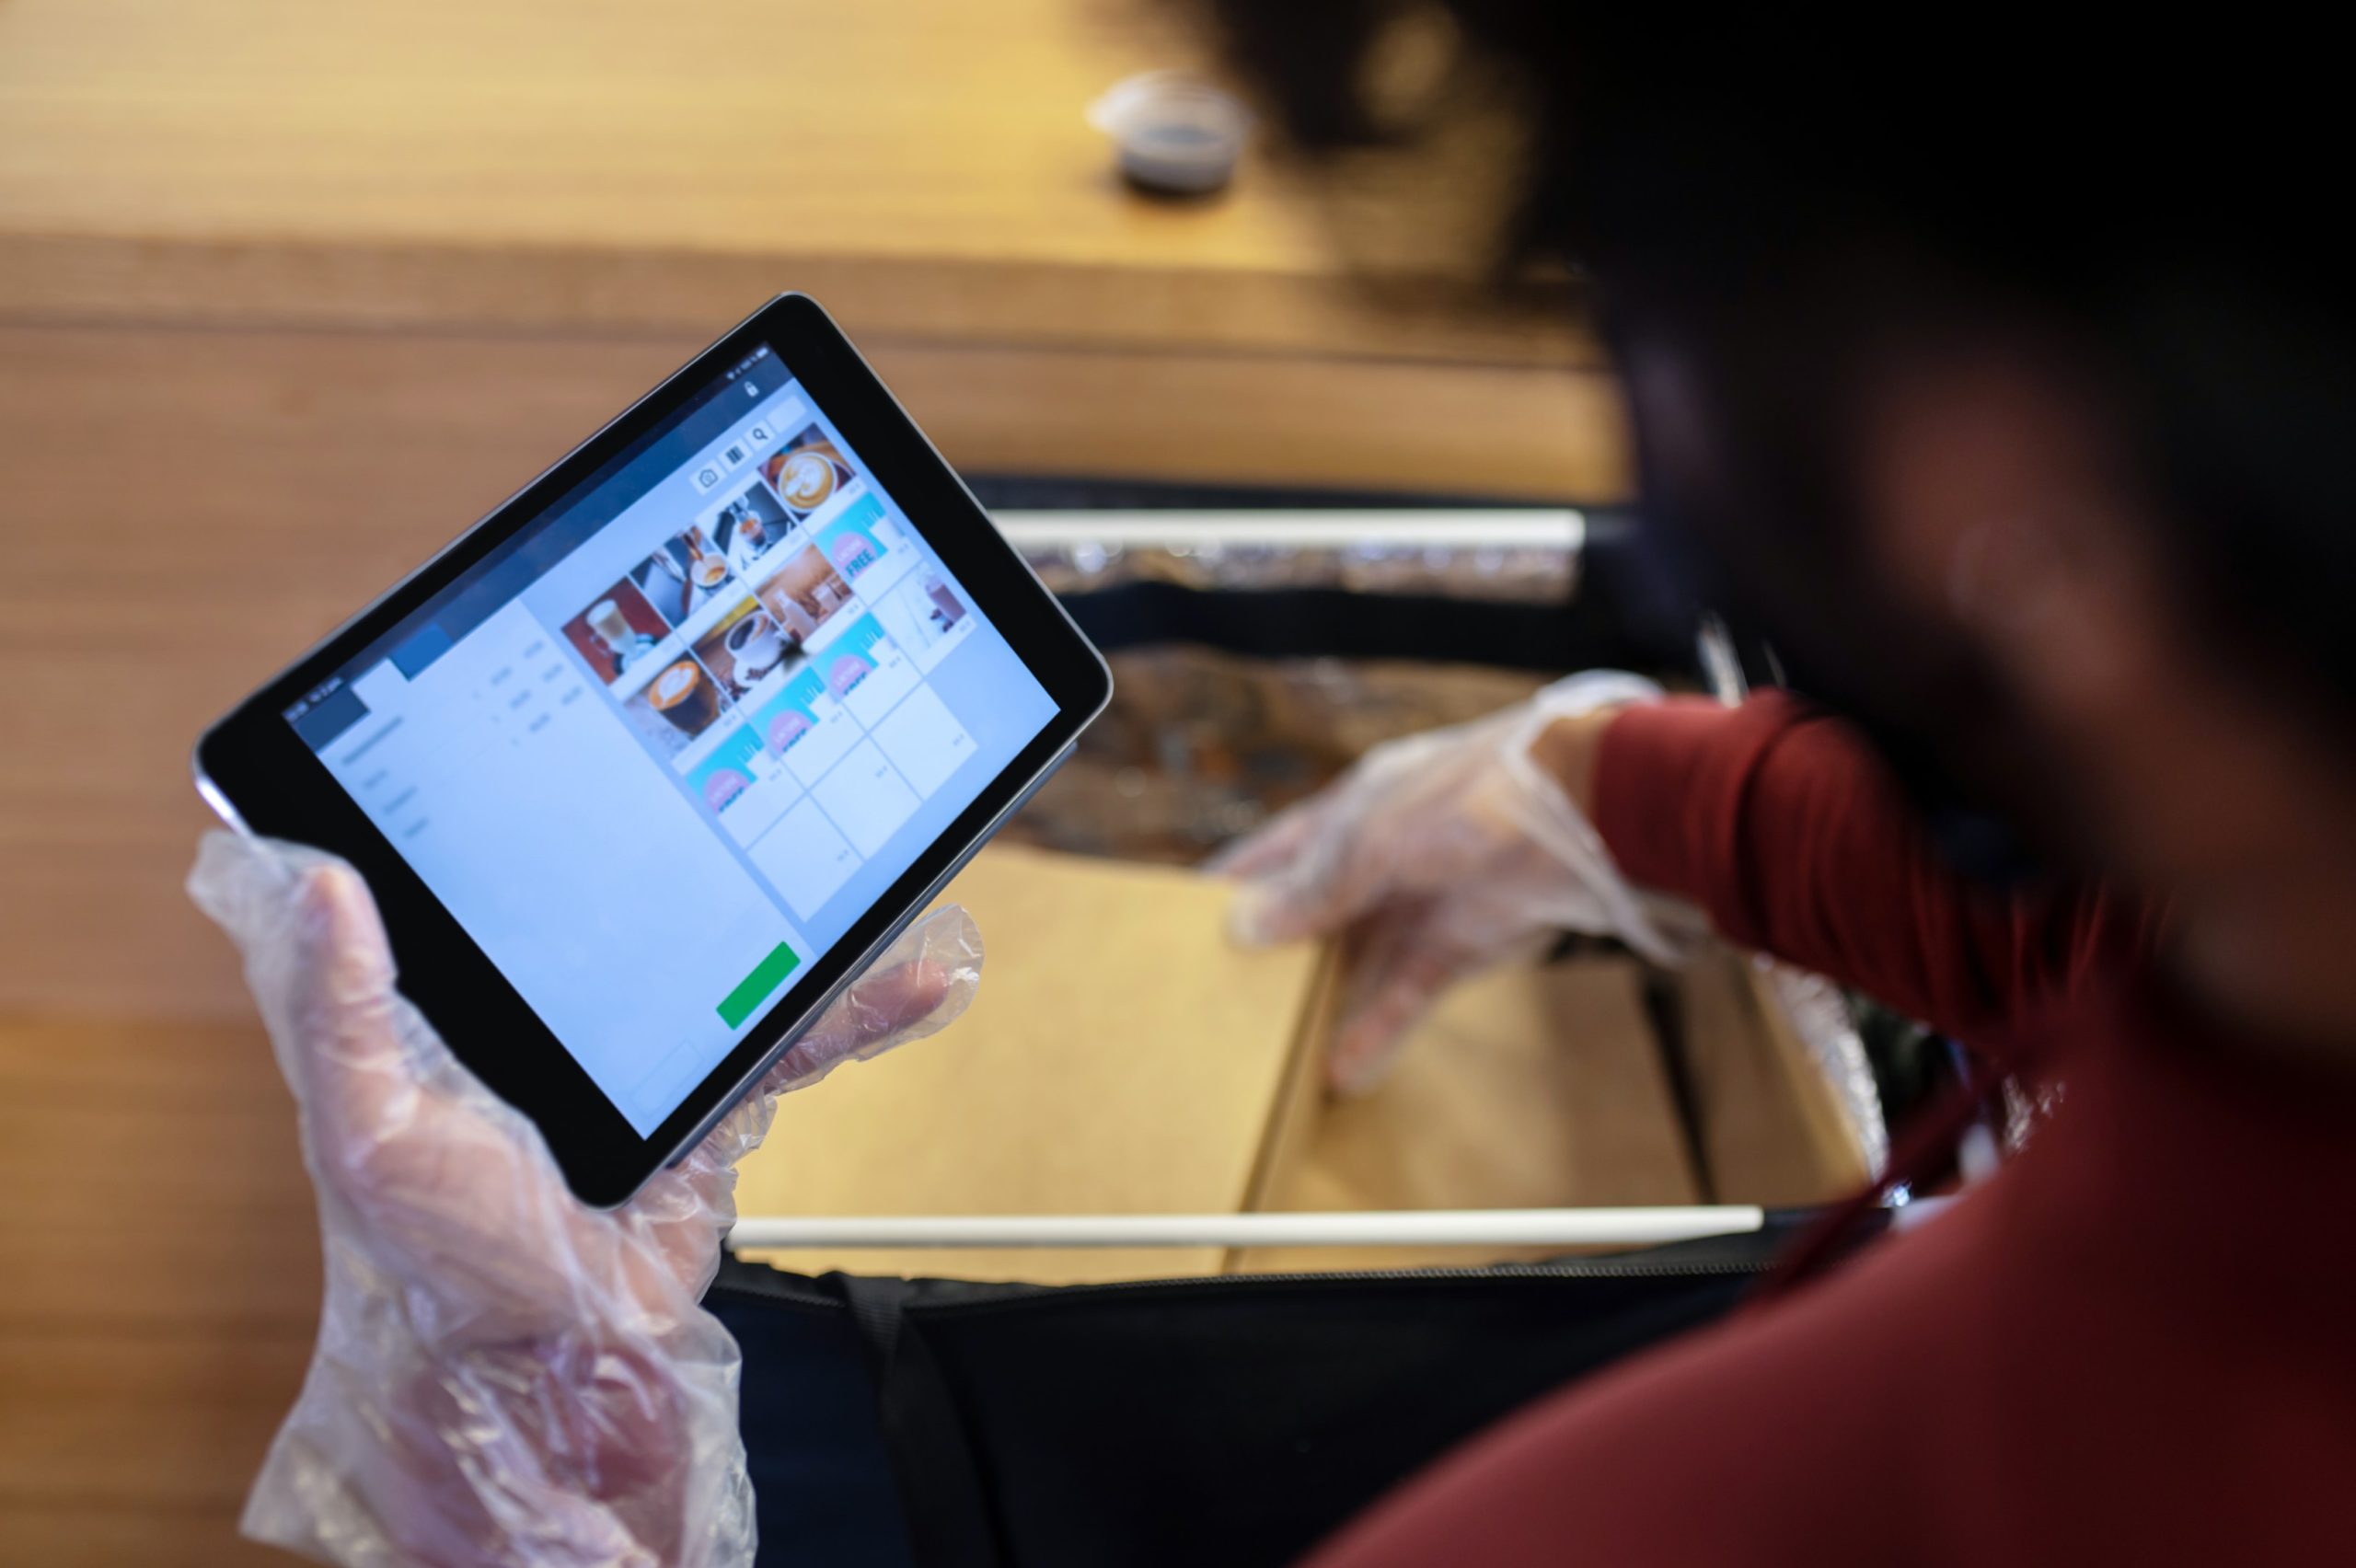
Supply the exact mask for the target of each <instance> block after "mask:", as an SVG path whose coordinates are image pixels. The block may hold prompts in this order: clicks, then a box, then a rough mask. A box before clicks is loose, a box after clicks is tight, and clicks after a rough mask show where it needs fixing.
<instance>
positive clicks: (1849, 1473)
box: [1316, 696, 2356, 1568]
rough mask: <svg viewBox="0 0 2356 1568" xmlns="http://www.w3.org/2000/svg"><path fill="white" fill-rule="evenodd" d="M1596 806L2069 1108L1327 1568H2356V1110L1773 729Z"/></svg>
mask: <svg viewBox="0 0 2356 1568" xmlns="http://www.w3.org/2000/svg"><path fill="white" fill-rule="evenodd" d="M1596 788H1597V803H1596V823H1597V826H1598V829H1599V831H1600V833H1601V835H1602V836H1603V838H1604V841H1605V843H1606V844H1607V845H1608V846H1609V847H1610V848H1611V852H1612V854H1613V856H1614V857H1615V859H1617V860H1618V862H1619V865H1620V867H1621V869H1622V870H1623V871H1624V872H1625V873H1626V874H1627V875H1628V876H1629V877H1630V878H1631V879H1632V880H1634V881H1635V882H1639V883H1642V884H1646V885H1649V886H1654V887H1658V888H1663V889H1667V890H1669V891H1673V892H1677V893H1680V894H1684V895H1686V896H1688V897H1690V898H1692V899H1695V900H1697V901H1698V902H1700V903H1701V904H1703V905H1704V906H1705V907H1706V908H1707V909H1708V910H1709V912H1710V914H1711V916H1712V917H1713V919H1714V920H1715V923H1716V925H1717V927H1718V928H1719V929H1720V930H1721V931H1723V932H1724V933H1726V934H1727V936H1729V937H1731V938H1733V939H1734V940H1738V941H1740V942H1744V943H1747V944H1750V945H1752V946H1755V947H1758V948H1761V949H1762V950H1765V951H1770V952H1773V953H1776V954H1778V955H1780V956H1783V957H1785V958H1789V959H1791V960H1794V961H1795V962H1796V963H1802V964H1805V965H1807V966H1808V967H1810V968H1814V969H1818V970H1820V971H1822V972H1824V973H1826V974H1831V975H1833V976H1835V977H1837V978H1839V979H1842V980H1844V981H1847V982H1850V983H1852V984H1854V985H1856V986H1860V987H1862V988H1864V989H1865V990H1867V991H1869V992H1872V993H1874V994H1876V995H1877V996H1879V997H1883V998H1885V999H1886V1000H1888V1002H1890V1003H1891V1004H1892V1005H1894V1006H1896V1007H1899V1008H1901V1009H1906V1010H1908V1011H1910V1012H1912V1013H1914V1014H1915V1015H1917V1016H1920V1017H1922V1018H1923V1019H1925V1020H1929V1021H1930V1022H1932V1023H1934V1025H1936V1026H1938V1027H1940V1028H1941V1029H1943V1030H1945V1031H1947V1032H1951V1033H1953V1034H1955V1035H1957V1036H1958V1037H1959V1038H1961V1039H1963V1040H1964V1041H1966V1042H1967V1043H1970V1044H1972V1045H1974V1046H1976V1047H1979V1048H1981V1049H1982V1050H1985V1051H1987V1052H1990V1053H1992V1054H1993V1055H1998V1056H2000V1057H2003V1056H2008V1055H2009V1056H2011V1057H2012V1058H2013V1059H2014V1060H2027V1061H2033V1062H2035V1063H2036V1064H2038V1070H2039V1072H2040V1074H2041V1076H2042V1077H2043V1078H2044V1079H2045V1081H2046V1082H2047V1083H2049V1084H2050V1085H2051V1086H2053V1087H2054V1088H2055V1090H2056V1093H2057V1096H2058V1104H2057V1107H2056V1109H2055V1110H2054V1112H2053V1114H2052V1116H2051V1118H2050V1120H2049V1121H2048V1122H2047V1123H2046V1124H2044V1125H2042V1126H2041V1127H2040V1128H2039V1130H2038V1134H2037V1136H2035V1138H2033V1139H2032V1140H2031V1143H2030V1147H2028V1149H2027V1151H2026V1152H2025V1153H2024V1154H2023V1155H2022V1156H2021V1157H2020V1158H2018V1159H2015V1160H2014V1161H2012V1162H2010V1163H2009V1164H2008V1165H2007V1166H2006V1167H2005V1168H2004V1170H2002V1171H2000V1172H1999V1173H1998V1174H1997V1175H1996V1176H1995V1177H1993V1178H1992V1180H1990V1181H1988V1182H1984V1183H1982V1184H1981V1186H1979V1187H1977V1188H1975V1189H1973V1190H1972V1191H1971V1192H1970V1193H1968V1194H1967V1195H1966V1196H1964V1197H1963V1198H1961V1199H1959V1200H1958V1202H1957V1203H1956V1204H1954V1205H1952V1206H1951V1207H1950V1208H1949V1209H1948V1211H1947V1212H1946V1213H1944V1214H1941V1215H1939V1216H1936V1217H1934V1218H1932V1219H1931V1220H1929V1221H1928V1222H1926V1223H1924V1224H1923V1225H1922V1226H1920V1227H1919V1228H1914V1229H1911V1230H1908V1231H1905V1232H1903V1233H1900V1234H1899V1235H1896V1236H1893V1237H1890V1238H1888V1239H1885V1240H1883V1241H1881V1242H1879V1243H1877V1245H1876V1246H1875V1247H1873V1248H1872V1249H1871V1250H1870V1251H1868V1252H1867V1253H1866V1254H1865V1255H1864V1256H1863V1257H1861V1258H1860V1259H1858V1260H1857V1261H1855V1262H1852V1263H1849V1264H1847V1265H1845V1266H1843V1267H1842V1268H1841V1269H1839V1270H1838V1271H1836V1272H1834V1273H1833V1274H1830V1275H1829V1276H1827V1277H1825V1278H1823V1279H1820V1280H1819V1281H1817V1282H1815V1283H1813V1284H1810V1285H1807V1286H1803V1287H1801V1288H1800V1289H1798V1290H1796V1291H1795V1292H1793V1293H1791V1294H1790V1295H1788V1296H1787V1297H1783V1298H1781V1299H1779V1300H1777V1301H1775V1302H1773V1303H1771V1304H1769V1305H1765V1306H1762V1307H1761V1308H1758V1309H1753V1310H1750V1311H1748V1312H1744V1313H1739V1314H1737V1315H1736V1316H1735V1317H1734V1318H1733V1319H1731V1320H1728V1321H1727V1322H1725V1323H1723V1324H1721V1325H1719V1326H1717V1327H1715V1328H1714V1329H1712V1330H1709V1331H1707V1332H1702V1333H1698V1334H1695V1335H1692V1336H1690V1337H1688V1338H1686V1339H1684V1340H1682V1341H1680V1342H1678V1343H1674V1344H1671V1345H1669V1346H1667V1347H1664V1348H1663V1349H1661V1350H1658V1351H1656V1352H1654V1353H1652V1354H1649V1355H1644V1356H1641V1357H1638V1358H1635V1359H1634V1360H1632V1361H1630V1362H1628V1363H1626V1364H1625V1365H1623V1366H1619V1367H1617V1368H1614V1369H1613V1370H1612V1371H1611V1372H1609V1373H1607V1374H1604V1375H1601V1376H1599V1377H1596V1378H1590V1379H1588V1380H1587V1381H1585V1382H1582V1383H1580V1384H1578V1385H1576V1386H1575V1387H1574V1388H1572V1389H1567V1390H1565V1391H1564V1392H1562V1393H1559V1394H1556V1395H1553V1396H1552V1397H1550V1398H1548V1399H1547V1400H1545V1401H1541V1402H1540V1403H1539V1404H1538V1405H1536V1406H1535V1407H1533V1408H1531V1409H1530V1410H1529V1411H1527V1412H1524V1413H1522V1414H1521V1415H1519V1416H1518V1417H1516V1418H1514V1419H1513V1420H1511V1421H1509V1422H1507V1424H1504V1425H1503V1426H1502V1427H1500V1428H1498V1429H1497V1430H1496V1431H1495V1432H1492V1433H1490V1434H1488V1435H1485V1436H1484V1437H1482V1438H1480V1439H1477V1440H1475V1441H1474V1442H1473V1443H1472V1444H1470V1445H1468V1446H1467V1447H1465V1448H1464V1449H1463V1450H1461V1451H1460V1452H1459V1453H1457V1454H1455V1455H1453V1456H1451V1457H1449V1458H1447V1459H1445V1460H1443V1461H1442V1462H1441V1463H1440V1464H1439V1465H1438V1466H1437V1467H1436V1468H1435V1469H1434V1470H1431V1471H1429V1472H1428V1473H1426V1475H1424V1476H1422V1477H1421V1478H1419V1479H1417V1480H1415V1481H1414V1482H1410V1483H1409V1484H1408V1485H1406V1486H1405V1487H1403V1488H1402V1489H1401V1490H1400V1491H1399V1492H1398V1493H1395V1494H1394V1495H1393V1496H1392V1498H1391V1499H1389V1500H1388V1501H1387V1502H1385V1503H1384V1504H1382V1505H1380V1506H1378V1507H1377V1508H1376V1509H1375V1510H1373V1511H1372V1512H1371V1513H1370V1514H1369V1515H1368V1516H1366V1517H1365V1518H1364V1519H1362V1520H1360V1521H1359V1522H1357V1524H1355V1525H1354V1526H1352V1527H1351V1528H1349V1529H1348V1530H1347V1531H1345V1533H1344V1534H1343V1536H1342V1537H1341V1538H1339V1539H1337V1540H1335V1541H1334V1543H1332V1544H1331V1545H1330V1546H1328V1547H1327V1548H1326V1549H1325V1551H1323V1552H1322V1553H1321V1554H1320V1555H1319V1556H1318V1557H1317V1559H1316V1564H1317V1568H1401V1565H1405V1564H1419V1565H1420V1564H1441V1563H1445V1564H1458V1563H1462V1564H1482V1565H1492V1564H1494V1565H1497V1568H1513V1565H1516V1564H1525V1563H1527V1564H1539V1563H1544V1564H1570V1563H1576V1564H1586V1563H1597V1564H1610V1565H1612V1568H1621V1565H1626V1564H1684V1563H1709V1564H1770V1563H1774V1564H1782V1563H1791V1564H1802V1563H1805V1564H1808V1565H1810V1568H1823V1565H1826V1564H1848V1563H1858V1564H1862V1563H1874V1564H1884V1563H1906V1564H1947V1563H1954V1564H1967V1563H1968V1564H1975V1565H1980V1564H1990V1563H2004V1564H2019V1563H2057V1564H2059V1563H2068V1564H2073V1565H2083V1564H2088V1563H2110V1562H2122V1563H2129V1562H2131V1563H2136V1564H2149V1563H2178V1562H2182V1563H2203V1564H2229V1563H2230V1564H2238V1563H2246V1562H2300V1563H2323V1562H2356V1246H2351V1240H2356V1238H2351V1236H2350V1231H2351V1228H2356V1221H2352V1220H2351V1216H2352V1215H2356V1206H2351V1205H2356V1090H2352V1089H2351V1088H2350V1086H2349V1085H2348V1084H2346V1083H2342V1082H2335V1081H2329V1080H2311V1079H2305V1078H2296V1077H2294V1076H2293V1075H2292V1074H2290V1073H2288V1072H2285V1071H2281V1070H2279V1069H2275V1068H2272V1067H2270V1066H2267V1065H2265V1061H2264V1058H2263V1057H2261V1056H2258V1055H2254V1054H2247V1053H2236V1052H2235V1051H2234V1050H2232V1049H2231V1048H2230V1047H2229V1046H2227V1045H2225V1044H2223V1043H2220V1042H2218V1041H2217V1040H2215V1039H2213V1038H2210V1037H2205V1036H2204V1034H2203V1032H2201V1031H2200V1028H2199V1027H2198V1026H2197V1025H2195V1024H2193V1023H2192V1022H2191V1021H2190V1020H2189V1018H2188V1017H2187V1016H2186V1014H2185V1013H2184V1011H2183V1009H2173V1008H2169V1007H2167V1006H2165V1005H2163V1004H2161V1003H2160V1002H2158V1001H2157V1000H2156V997H2157V995H2158V993H2157V992H2156V991H2155V990H2154V988H2153V987H2152V986H2150V985H2149V984H2148V982H2147V978H2146V975H2145V973H2144V971H2145V962H2144V961H2145V960H2146V958H2147V957H2148V956H2149V952H2150V949H2151V944H2152V941H2153V940H2154V928H2155V925H2156V922H2155V921H2154V919H2153V918H2152V917H2151V916H2150V915H2149V914H2148V912H2147V911H2146V910H2144V909H2143V908H2142V907H2140V906H2137V905H2133V904H2131V903H2130V902H2127V901H2123V900H2118V899H2114V898H2108V897H2105V896H2102V895H2099V894H2092V895H2085V896H2078V897H2060V896H2046V897H2043V898H2038V899H2027V898H2017V899H2010V900H2006V899H2001V898H1996V897H1993V896H1991V895H1988V894H1984V893H1981V892H1980V891H1978V890H1976V889H1974V888H1972V887H1971V886H1969V884H1967V883H1964V882H1960V881H1958V879H1956V878H1955V877H1953V876H1952V875H1951V874H1949V873H1947V872H1946V870H1944V869H1942V868H1941V866H1940V865H1939V864H1938V863H1937V861H1936V860H1935V859H1934V858H1933V856H1932V854H1931V852H1930V849H1929V847H1928V846H1927V844H1926V843H1925V842H1924V841H1923V836H1922V835H1921V833H1920V832H1919V831H1918V830H1917V827H1916V825H1915V824H1914V820H1913V818H1912V817H1911V814H1910V813H1909V812H1908V810H1907V809H1906V806H1905V804H1904V802H1903V800H1902V799H1901V797H1900V795H1899V793H1898V792H1897V790H1895V789H1894V788H1893V786H1892V785H1891V783H1890V781H1889V780H1888V778H1887V776H1886V775H1885V774H1884V773H1883V772H1882V771H1881V770H1880V768H1879V767H1878V765H1877V762H1876V761H1875V760H1874V759H1873V757H1872V756H1871V755H1870V754H1869V753H1867V752H1866V751H1865V749H1864V748H1863V747H1862V746H1861V745H1860V744H1858V743H1857V742H1856V741H1855V740H1854V738H1853V737H1852V736H1851V734H1850V733H1849V732H1846V731H1845V730H1843V729H1842V727H1841V726H1840V725H1839V724H1837V723H1835V722H1833V721H1829V720H1825V719H1822V718H1816V717H1811V716H1809V715H1807V713H1805V712H1804V711H1803V710H1801V709H1798V708H1797V707H1796V706H1795V705H1793V704H1791V703H1790V702H1788V701H1786V700H1784V699H1783V698H1778V697H1772V696H1771V697H1765V698H1755V699H1753V700H1752V701H1751V702H1750V703H1748V704H1746V705H1745V706H1744V707H1742V708H1740V709H1719V708H1716V707H1714V706H1709V705H1704V704H1699V703H1683V702H1676V703H1669V704H1667V705H1664V706H1662V707H1660V708H1657V709H1636V710H1632V711H1631V712H1629V713H1628V714H1626V715H1624V716H1623V717H1622V718H1621V719H1619V720H1617V721H1614V723H1613V724H1612V725H1611V728H1610V729H1609V730H1608V731H1607V732H1606V733H1605V736H1604V740H1603V745H1602V751H1601V755H1600V759H1599V764H1598V774H1597V780H1596ZM2351 962H2356V955H2351Z"/></svg>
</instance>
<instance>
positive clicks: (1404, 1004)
mask: <svg viewBox="0 0 2356 1568" xmlns="http://www.w3.org/2000/svg"><path fill="white" fill-rule="evenodd" d="M1444 921H1445V906H1444V905H1443V904H1442V903H1441V902H1440V901H1438V900H1432V901H1428V902H1424V903H1418V904H1415V905H1408V906H1406V907H1404V908H1401V909H1396V910H1386V911H1384V912H1383V913H1381V914H1380V915H1377V916H1375V917H1372V918H1371V919H1370V920H1369V921H1368V922H1366V923H1365V925H1364V926H1363V927H1362V928H1360V929H1359V930H1358V931H1357V933H1355V935H1354V937H1353V939H1352V940H1351V943H1350V946H1349V948H1348V949H1347V950H1346V951H1347V960H1348V963H1349V979H1348V981H1347V983H1346V984H1345V986H1344V990H1343V997H1342V1003H1341V1007H1340V1009H1339V1012H1338V1015H1337V1017H1336V1018H1335V1020H1334V1039H1333V1043H1332V1044H1331V1045H1330V1046H1329V1047H1328V1048H1327V1051H1326V1056H1325V1081H1326V1083H1327V1084H1328V1086H1330V1087H1331V1088H1332V1089H1333V1090H1334V1092H1335V1093H1337V1094H1345V1095H1355V1094H1364V1093H1366V1092H1367V1091H1369V1090H1371V1089H1373V1088H1374V1087H1375V1086H1376V1085H1378V1084H1380V1082H1381V1081H1382V1080H1383V1079H1384V1078H1387V1077H1389V1076H1390V1073H1391V1069H1392V1066H1394V1065H1395V1064H1396V1063H1397V1061H1398V1058H1399V1052H1400V1049H1401V1047H1403V1045H1404V1044H1405V1043H1406V1040H1407V1034H1408V1032H1410V1031H1411V1030H1412V1029H1414V1027H1415V1024H1416V1023H1417V1021H1419V1020H1421V1019H1422V1018H1423V1016H1424V1015H1425V1014H1426V1012H1428V1011H1429V1010H1430V1009H1431V1006H1432V1004H1433V1003H1434V1002H1435V1001H1437V1000H1438V997H1439V994H1440V993H1441V992H1442V991H1445V990H1447V989H1448V987H1449V986H1452V985H1454V984H1455V983H1456V982H1457V981H1458V980H1460V979H1461V978H1463V977H1464V976H1465V975H1466V974H1470V973H1471V972H1472V971H1473V970H1475V969H1478V968H1480V967H1482V966H1483V965H1484V964H1485V963H1489V962H1491V960H1492V958H1493V956H1494V955H1492V954H1489V953H1485V952H1480V951H1471V950H1468V949H1466V948H1465V947H1464V946H1462V945H1461V943H1459V942H1457V941H1455V940H1451V939H1450V937H1449V932H1448V931H1447V929H1446V928H1445V925H1444Z"/></svg>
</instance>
